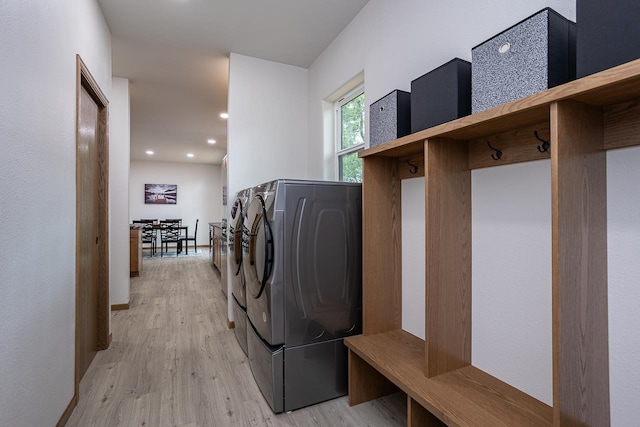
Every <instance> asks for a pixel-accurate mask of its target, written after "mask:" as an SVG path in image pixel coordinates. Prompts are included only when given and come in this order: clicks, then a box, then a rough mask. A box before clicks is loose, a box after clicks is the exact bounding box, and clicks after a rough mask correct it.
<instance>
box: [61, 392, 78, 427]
mask: <svg viewBox="0 0 640 427" xmlns="http://www.w3.org/2000/svg"><path fill="white" fill-rule="evenodd" d="M77 405H78V395H77V394H75V393H74V394H73V397H72V398H71V402H69V405H68V406H67V409H65V410H64V412H63V413H62V416H61V417H60V419H59V420H58V423H57V424H56V427H64V426H65V425H67V421H69V418H71V414H73V410H74V409H75V408H76V406H77Z"/></svg>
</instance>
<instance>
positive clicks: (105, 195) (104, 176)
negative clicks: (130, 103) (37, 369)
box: [74, 55, 110, 402]
mask: <svg viewBox="0 0 640 427" xmlns="http://www.w3.org/2000/svg"><path fill="white" fill-rule="evenodd" d="M83 88H84V89H85V90H86V91H87V93H88V94H89V95H90V96H91V98H92V99H93V100H94V101H95V103H96V105H97V106H98V129H97V134H96V145H97V146H96V149H97V150H98V165H99V166H98V167H99V175H98V194H97V196H98V205H99V206H98V218H97V221H98V236H99V241H98V309H97V314H98V331H97V338H98V348H97V350H105V349H107V348H108V347H109V344H110V335H109V313H110V312H109V131H108V126H109V101H108V100H107V98H106V96H104V93H103V92H102V90H101V89H100V87H99V86H98V84H97V83H96V81H95V79H94V78H93V76H92V75H91V73H90V72H89V69H88V68H87V66H86V65H85V63H84V62H83V61H82V58H80V55H76V251H75V252H76V254H75V257H76V258H75V263H76V304H75V307H76V308H75V311H76V322H75V379H74V383H75V399H74V400H76V402H77V399H78V396H79V386H80V375H79V369H80V364H79V359H80V357H79V356H80V344H79V341H80V340H79V335H78V331H79V326H80V316H79V314H80V313H79V312H80V304H79V302H80V286H79V282H80V280H79V269H78V266H79V256H80V254H79V253H78V240H79V228H80V221H79V211H78V210H79V194H78V191H77V189H78V188H79V174H78V169H79V168H78V166H79V153H78V147H79V142H80V131H79V130H80V96H81V93H82V89H83Z"/></svg>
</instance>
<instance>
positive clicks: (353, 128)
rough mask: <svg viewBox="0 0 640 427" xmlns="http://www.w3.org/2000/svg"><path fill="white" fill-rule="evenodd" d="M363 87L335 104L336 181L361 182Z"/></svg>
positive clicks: (363, 126)
mask: <svg viewBox="0 0 640 427" xmlns="http://www.w3.org/2000/svg"><path fill="white" fill-rule="evenodd" d="M364 131H365V115H364V87H362V86H360V87H358V88H356V89H355V90H353V91H351V92H350V93H349V94H347V95H346V96H345V97H344V98H342V99H340V100H339V101H338V102H336V160H337V166H338V167H337V170H338V179H339V180H340V181H346V182H362V159H361V158H359V157H358V151H360V150H362V149H363V148H364Z"/></svg>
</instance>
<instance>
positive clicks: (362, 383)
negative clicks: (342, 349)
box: [348, 350, 399, 406]
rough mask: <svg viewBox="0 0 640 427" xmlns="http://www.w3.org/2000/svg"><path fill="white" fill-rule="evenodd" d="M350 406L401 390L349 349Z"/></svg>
mask: <svg viewBox="0 0 640 427" xmlns="http://www.w3.org/2000/svg"><path fill="white" fill-rule="evenodd" d="M348 354H349V359H348V360H349V406H355V405H359V404H360V403H364V402H368V401H370V400H373V399H378V398H379V397H382V396H386V395H388V394H391V393H396V392H397V391H399V389H398V387H396V386H395V385H394V384H393V383H392V382H391V381H389V380H388V379H387V378H386V377H385V376H384V375H382V374H381V373H380V372H378V371H376V370H375V369H374V368H373V367H371V365H369V364H368V363H367V362H365V361H364V360H362V359H361V358H360V357H359V356H358V355H357V354H355V353H354V352H353V351H351V350H349V353H348Z"/></svg>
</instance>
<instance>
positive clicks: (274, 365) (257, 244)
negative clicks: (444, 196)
mask: <svg viewBox="0 0 640 427" xmlns="http://www.w3.org/2000/svg"><path fill="white" fill-rule="evenodd" d="M361 199H362V189H361V186H360V184H353V183H337V182H324V181H298V180H277V181H272V182H268V183H265V184H262V185H260V186H257V187H254V189H253V197H252V200H251V203H250V204H249V207H248V209H247V214H246V216H245V221H244V226H245V228H246V232H247V236H248V244H247V245H246V246H245V247H243V253H242V255H243V261H242V266H243V271H244V273H245V278H246V291H247V292H246V296H247V315H248V319H249V322H248V326H247V333H248V353H249V364H250V366H251V369H252V371H253V374H254V377H255V379H256V382H257V384H258V386H259V388H260V390H261V391H262V394H263V395H264V397H265V399H266V400H267V402H268V403H269V405H270V406H271V408H272V409H273V411H274V412H276V413H277V412H282V411H290V410H293V409H298V408H301V407H304V406H307V405H311V404H314V403H318V402H321V401H324V400H328V399H331V398H334V397H338V396H342V395H344V394H346V392H347V350H346V347H345V346H344V344H343V338H344V337H345V336H349V335H353V334H358V333H360V332H361V325H362V320H361V313H362V296H361V289H362V262H361V259H362V257H361V254H362V243H361V242H362V224H361V217H362V213H361V209H362V208H361V206H362V200H361Z"/></svg>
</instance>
